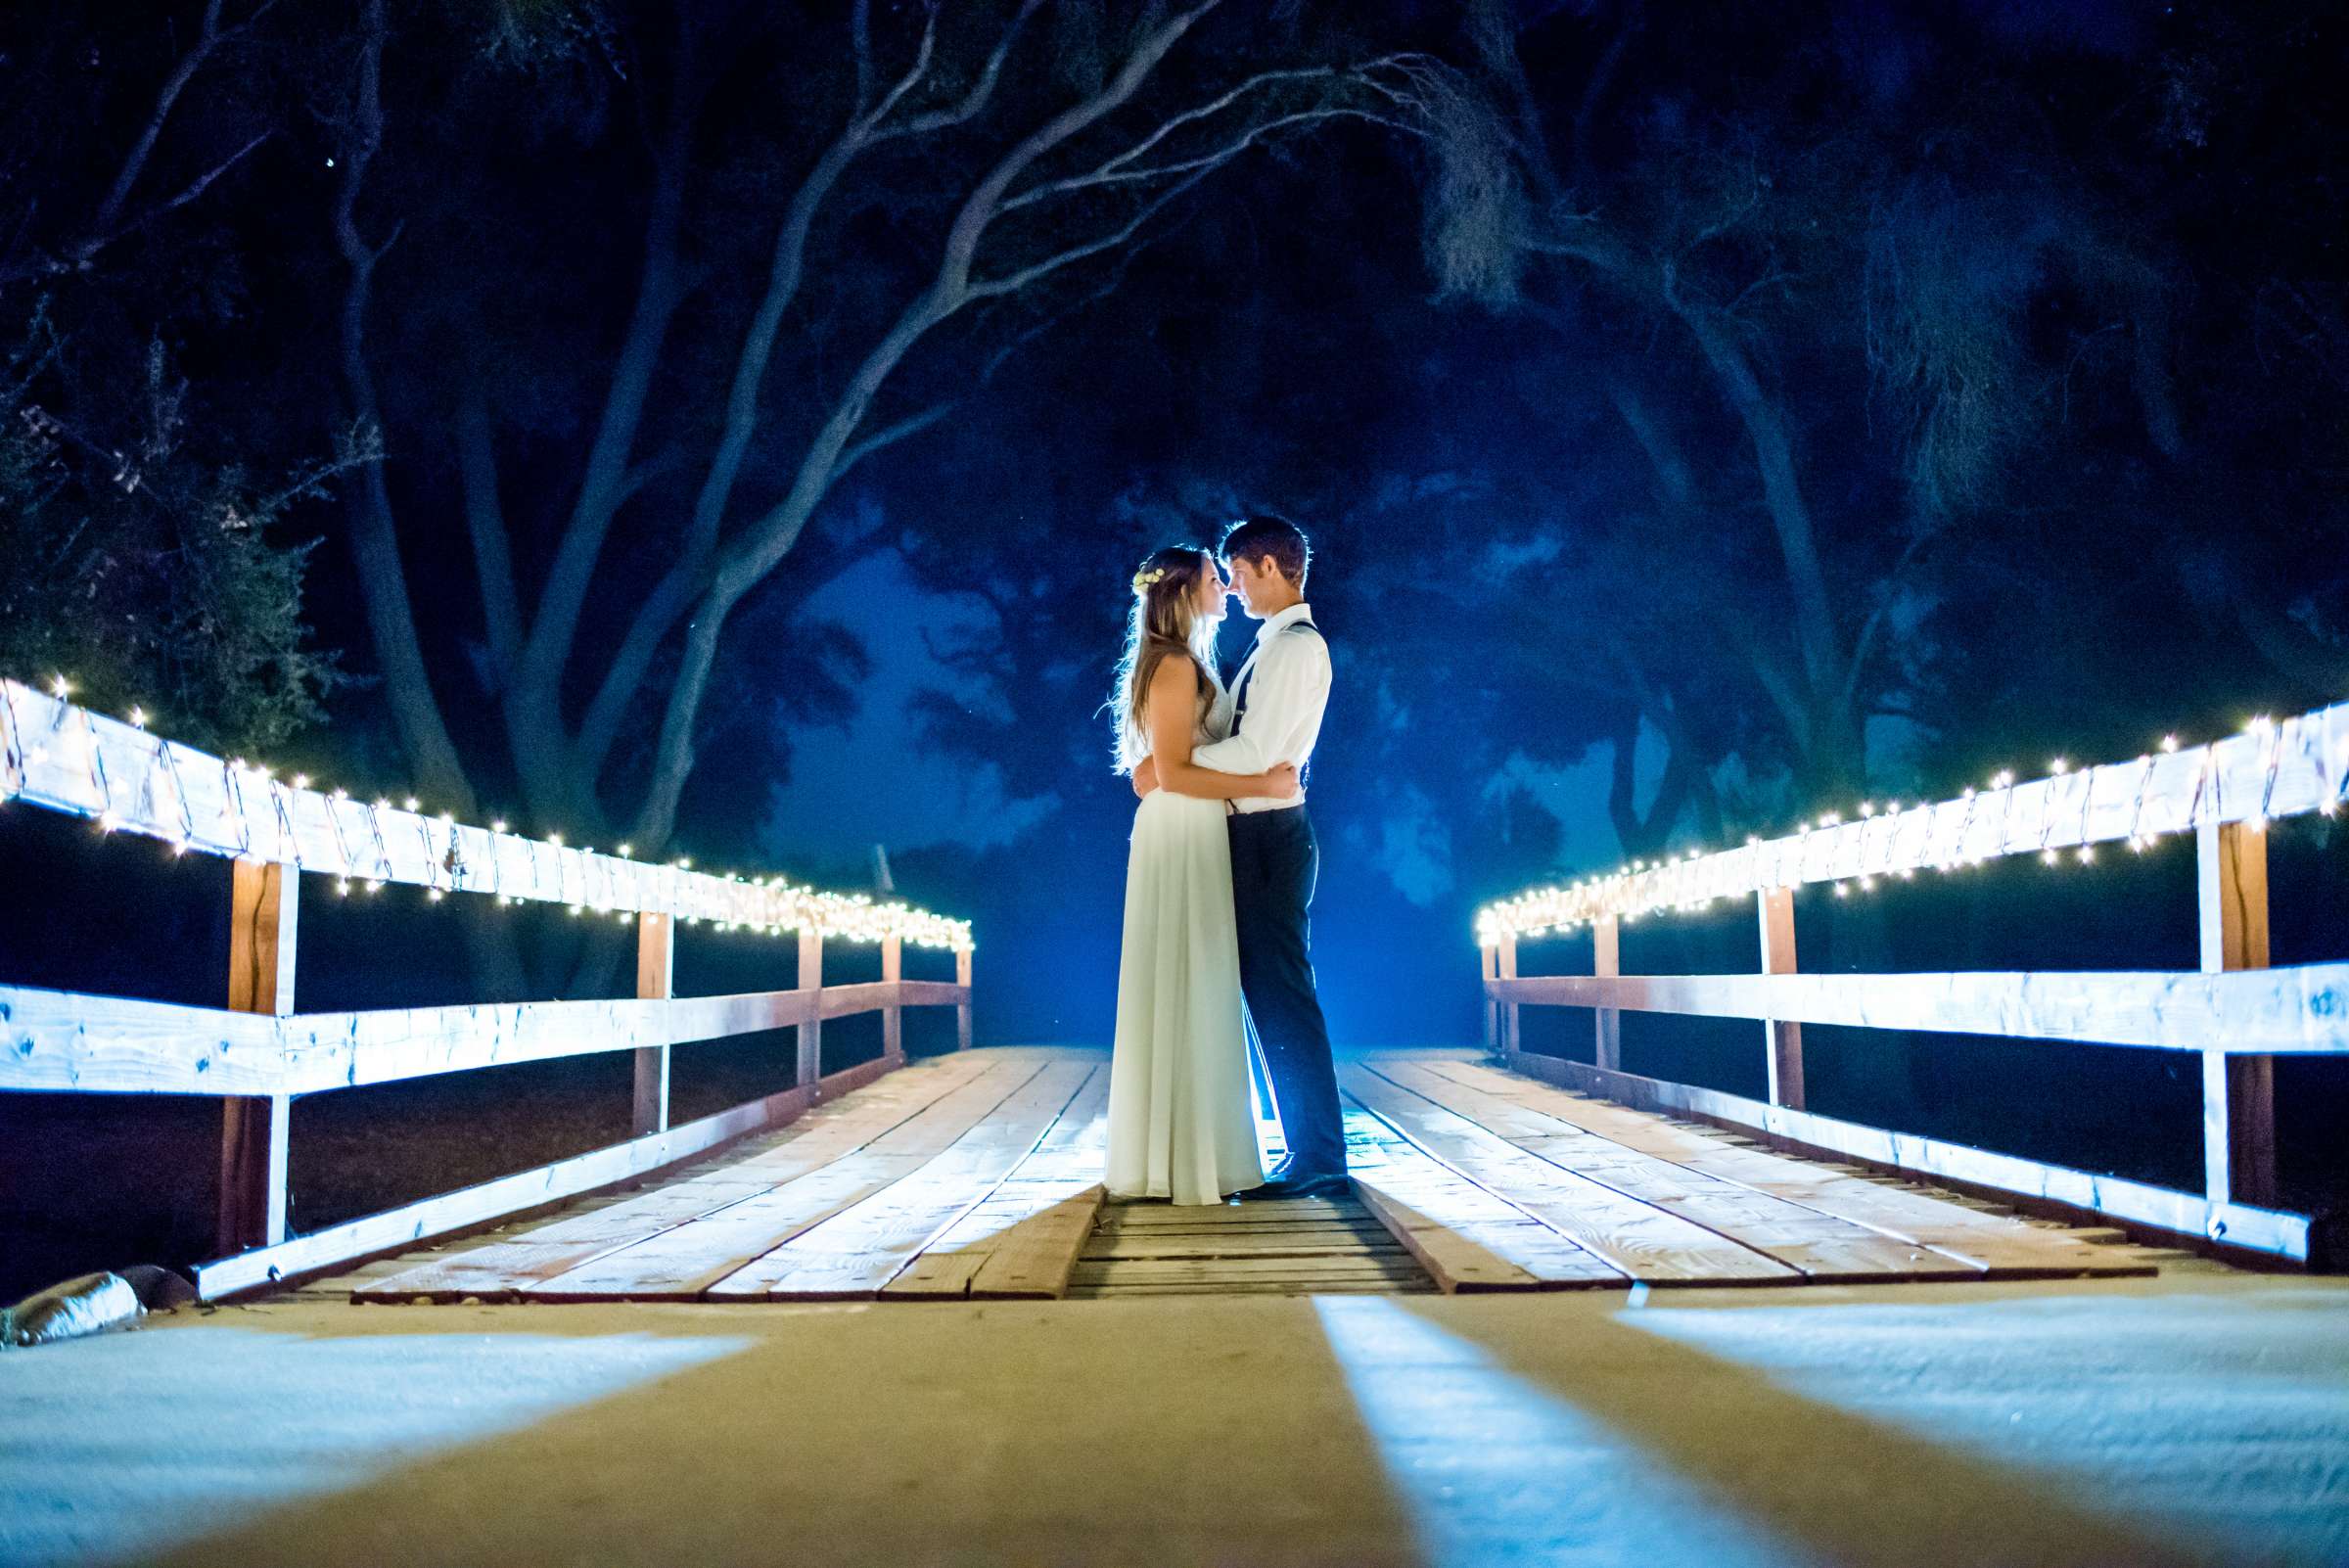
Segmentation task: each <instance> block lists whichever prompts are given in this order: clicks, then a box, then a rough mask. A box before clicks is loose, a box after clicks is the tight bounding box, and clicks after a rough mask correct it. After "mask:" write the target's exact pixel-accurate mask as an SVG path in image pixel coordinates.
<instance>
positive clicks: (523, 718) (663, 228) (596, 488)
mask: <svg viewBox="0 0 2349 1568" xmlns="http://www.w3.org/2000/svg"><path fill="white" fill-rule="evenodd" d="M677 75H678V84H677V88H676V90H675V91H674V92H672V93H671V94H670V103H669V122H668V132H667V135H666V136H665V138H664V145H663V149H662V153H661V157H660V159H659V175H658V180H657V183H656V184H655V187H654V192H653V202H652V207H651V209H650V211H649V213H648V214H647V217H646V222H645V242H644V262H643V266H642V269H641V271H640V272H639V274H638V278H637V289H636V301H635V304H634V306H633V307H632V309H631V311H630V314H629V318H628V326H627V331H626V333H625V335H624V336H623V337H622V341H621V346H620V351H619V353H618V355H617V356H616V357H615V359H614V361H613V374H612V381H611V385H610V387H609V388H608V389H607V391H606V393H605V398H604V409H603V416H602V418H601V420H600V421H599V422H598V424H597V427H596V435H595V442H594V444H593V445H592V446H591V447H590V448H589V451H588V458H587V471H586V473H585V475H584V476H583V477H582V478H581V480H580V483H579V490H578V494H577V496H576V499H575V501H574V504H573V508H572V515H571V521H570V522H569V523H568V524H567V525H566V526H565V528H564V530H563V538H562V542H561V543H560V544H559V545H558V546H557V547H556V550H555V558H554V564H553V565H552V566H551V567H550V568H549V569H548V571H547V576H546V583H545V586H544V587H543V588H542V589H541V590H540V592H539V596H538V604H537V608H536V610H535V611H534V612H533V613H532V614H531V616H530V627H529V631H528V633H527V636H526V638H525V641H524V643H523V645H522V650H521V655H520V658H519V660H518V661H517V664H516V667H515V671H514V676H515V679H514V685H515V690H514V693H513V702H512V703H511V704H510V706H509V708H508V713H507V720H508V727H509V729H511V730H513V731H514V732H515V735H514V738H515V742H516V747H517V754H518V756H528V757H530V758H541V759H547V760H549V761H552V760H554V759H557V758H560V757H561V756H562V755H563V753H564V751H565V749H566V748H565V746H564V744H563V736H562V714H561V688H562V681H563V669H564V667H565V666H566V665H568V664H569V663H570V660H571V651H572V647H573V644H574V641H575V639H576V637H577V635H578V629H579V621H580V614H581V611H582V609H583V607H584V606H585V604H586V602H587V591H588V588H589V586H590V584H591V582H592V580H593V578H594V575H595V563H596V559H597V557H598V556H600V555H601V554H602V553H603V546H604V540H605V538H606V536H607V535H608V534H609V532H610V530H611V527H612V520H613V518H614V517H616V516H617V515H618V514H619V511H620V507H621V505H622V502H623V501H624V500H625V499H626V494H625V487H624V484H623V481H624V479H625V476H626V474H627V470H628V465H629V459H630V455H631V453H632V452H633V451H634V448H635V444H636V433H637V430H638V428H639V427H640V425H641V424H642V421H643V417H644V406H645V399H646V397H647V395H648V394H649V393H650V392H651V390H652V384H653V376H654V373H655V371H657V370H658V369H659V366H660V356H661V346H662V344H663V343H664V342H665V341H666V340H667V339H668V328H669V324H670V322H671V321H673V320H674V319H675V316H676V311H677V306H678V305H679V304H681V303H682V302H683V300H684V298H685V294H686V290H685V287H684V279H683V275H682V272H681V269H680V266H679V262H678V256H677V235H678V226H679V223H680V221H681V218H682V213H683V210H684V204H685V169H686V161H687V151H688V143H689V142H690V140H691V136H692V126H693V120H694V116H695V114H696V112H697V110H698V101H697V96H696V95H695V94H694V93H693V92H692V91H691V89H690V88H689V86H688V80H689V77H690V68H689V66H688V65H687V64H686V62H684V61H683V60H680V62H679V64H678V68H677ZM525 770H526V772H527V771H528V770H529V769H528V767H527V766H526V769H525Z"/></svg>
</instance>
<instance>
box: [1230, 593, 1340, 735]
mask: <svg viewBox="0 0 2349 1568" xmlns="http://www.w3.org/2000/svg"><path fill="white" fill-rule="evenodd" d="M1300 626H1302V627H1304V628H1305V629H1306V630H1308V631H1310V632H1312V633H1313V635H1314V636H1316V637H1318V636H1320V635H1321V628H1320V627H1319V626H1316V625H1314V624H1313V617H1311V616H1305V617H1301V618H1299V619H1298V620H1295V621H1292V622H1290V623H1288V624H1287V625H1285V626H1283V627H1281V628H1280V635H1282V636H1284V637H1285V636H1287V635H1289V633H1291V632H1293V631H1295V630H1296V629H1297V628H1298V627H1300ZM1324 640H1326V639H1324ZM1268 647H1269V645H1267V648H1268ZM1267 648H1260V649H1258V650H1257V652H1256V656H1255V657H1254V658H1252V659H1250V660H1249V661H1248V668H1247V669H1246V670H1245V671H1243V672H1242V674H1241V676H1240V687H1239V690H1238V691H1236V692H1234V693H1232V709H1231V732H1232V733H1233V734H1234V735H1237V734H1238V733H1239V732H1240V725H1241V723H1242V722H1243V721H1244V720H1245V719H1246V718H1247V717H1248V690H1249V688H1250V687H1251V686H1254V685H1255V684H1256V669H1257V666H1259V665H1261V664H1263V663H1264V662H1265V654H1266V652H1267Z"/></svg>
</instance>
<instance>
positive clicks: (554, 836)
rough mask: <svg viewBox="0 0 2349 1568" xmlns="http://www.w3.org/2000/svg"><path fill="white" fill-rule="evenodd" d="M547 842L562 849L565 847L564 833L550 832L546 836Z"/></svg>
mask: <svg viewBox="0 0 2349 1568" xmlns="http://www.w3.org/2000/svg"><path fill="white" fill-rule="evenodd" d="M546 842H547V843H549V844H551V845H553V846H554V847H555V848H556V849H558V850H560V849H561V848H563V835H562V834H560V833H549V834H548V835H547V836H546Z"/></svg>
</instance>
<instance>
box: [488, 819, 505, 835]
mask: <svg viewBox="0 0 2349 1568" xmlns="http://www.w3.org/2000/svg"><path fill="white" fill-rule="evenodd" d="M505 830H506V819H505V818H504V817H502V816H501V817H499V818H498V819H497V820H496V821H494V822H492V823H490V824H489V831H490V832H492V833H503V832H504V831H505Z"/></svg>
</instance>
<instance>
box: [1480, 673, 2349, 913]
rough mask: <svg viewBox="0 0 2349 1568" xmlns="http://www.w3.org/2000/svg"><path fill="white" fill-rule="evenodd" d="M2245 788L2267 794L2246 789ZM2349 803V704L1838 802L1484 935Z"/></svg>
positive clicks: (1558, 891)
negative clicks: (1921, 790) (1844, 805)
mask: <svg viewBox="0 0 2349 1568" xmlns="http://www.w3.org/2000/svg"><path fill="white" fill-rule="evenodd" d="M2287 761H2289V762H2290V763H2291V764H2293V767H2294V772H2293V775H2292V784H2293V789H2292V796H2291V798H2290V799H2289V800H2282V799H2280V798H2279V795H2278V783H2279V779H2280V778H2281V777H2283V776H2284V774H2285V769H2286V763H2287ZM2157 781H2158V782H2157ZM2246 785H2247V786H2248V788H2249V790H2250V791H2251V792H2252V794H2253V795H2254V796H2255V800H2253V799H2246V798H2244V789H2245V786H2246ZM2344 799H2349V704H2340V705H2336V706H2334V707H2331V708H2326V709H2321V710H2318V711H2317V712H2315V713H2311V714H2304V715H2296V716H2294V717H2290V718H2286V719H2283V720H2282V721H2280V722H2279V721H2277V720H2275V719H2273V718H2270V717H2265V716H2262V717H2258V718H2254V719H2252V720H2251V721H2250V722H2249V723H2247V724H2245V725H2244V726H2243V729H2242V732H2241V733H2240V734H2239V735H2234V736H2227V737H2223V738H2221V739H2217V740H2213V741H2210V742H2208V743H2205V744H2203V745H2200V746H2191V747H2182V746H2181V744H2180V742H2179V740H2178V737H2177V736H2175V735H2167V736H2164V737H2163V738H2162V740H2161V742H2160V744H2159V745H2158V746H2157V747H2156V748H2155V749H2154V750H2152V751H2149V752H2147V753H2145V754H2144V755H2142V756H2141V757H2138V758H2137V759H2135V760H2134V761H2124V762H2112V763H2105V764H2101V765H2099V766H2096V767H2091V768H2075V767H2074V766H2073V765H2072V764H2071V762H2070V761H2068V760H2066V759H2063V758H2057V759H2055V760H2053V761H2050V763H2049V764H2048V772H2047V774H2046V776H2045V777H2042V778H2037V779H2030V780H2024V781H2020V782H2018V781H2017V779H2016V777H2015V774H2014V771H2013V770H2012V769H2011V768H2006V769H2002V770H2000V771H1999V772H1998V773H1997V774H1995V775H1993V776H1992V777H1991V779H1990V780H1989V781H1988V783H1987V785H1986V786H1985V787H1983V788H1979V789H1977V788H1973V787H1968V788H1966V789H1965V790H1963V791H1962V792H1961V793H1959V794H1958V795H1957V797H1956V798H1954V799H1951V800H1946V801H1939V802H1931V803H1920V804H1916V805H1910V806H1904V805H1902V804H1901V803H1899V802H1897V801H1896V802H1891V803H1888V804H1884V805H1878V804H1876V803H1874V802H1867V803H1864V804H1863V805H1862V806H1861V807H1859V809H1858V810H1857V811H1856V812H1855V813H1854V814H1853V816H1852V817H1851V818H1849V819H1847V818H1846V817H1845V816H1844V815H1843V814H1842V813H1840V812H1835V811H1829V812H1827V813H1825V814H1823V815H1820V816H1819V817H1816V818H1814V819H1812V820H1809V821H1806V822H1804V823H1802V824H1800V825H1799V826H1798V827H1797V828H1796V829H1795V831H1794V832H1792V833H1790V834H1787V835H1784V836H1782V837H1779V838H1774V839H1763V838H1760V837H1754V838H1749V839H1747V840H1746V842H1745V844H1744V845H1743V846H1742V847H1741V848H1737V849H1732V850H1727V851H1718V852H1713V853H1704V852H1700V851H1690V852H1688V853H1685V854H1682V855H1681V856H1678V857H1675V858H1668V859H1658V860H1647V859H1636V860H1634V861H1632V862H1631V863H1630V864H1628V865H1625V866H1623V867H1621V868H1619V869H1617V870H1615V871H1613V872H1609V873H1607V874H1605V875H1600V876H1592V877H1587V878H1583V879H1581V880H1578V881H1575V882H1572V883H1566V884H1560V885H1554V886H1550V887H1543V888H1536V889H1533V890H1530V891H1528V892H1525V893H1521V894H1519V895H1517V896H1516V897H1514V898H1510V899H1500V900H1498V901H1497V902H1494V903H1490V904H1487V905H1485V906H1484V907H1483V908H1481V909H1479V910H1478V911H1477V915H1476V926H1475V930H1476V940H1477V943H1478V945H1480V946H1486V947H1491V946H1495V945H1498V944H1499V943H1501V942H1503V941H1513V940H1517V939H1524V938H1534V937H1542V936H1548V935H1553V934H1562V933H1567V932H1572V931H1575V930H1578V929H1581V928H1583V927H1586V926H1589V925H1591V924H1593V923H1594V922H1596V921H1599V920H1603V919H1613V920H1617V921H1622V922H1628V921H1632V920H1635V919H1637V918H1638V917H1640V916H1641V915H1645V914H1650V913H1655V912H1658V911H1679V912H1690V911H1695V910H1701V909H1705V908H1709V907H1711V906H1713V905H1715V904H1717V903H1719V902H1720V901H1721V900H1723V899H1730V898H1741V897H1748V896H1751V895H1754V894H1757V893H1764V892H1775V891H1782V890H1791V889H1793V888H1795V887H1798V886H1800V885H1802V884H1805V883H1819V882H1824V883H1827V884H1830V885H1831V886H1832V887H1833V889H1834V894H1835V897H1837V898H1851V897H1853V896H1854V895H1857V894H1866V893H1868V892H1871V891H1873V890H1874V889H1875V887H1876V886H1877V884H1878V883H1879V882H1881V881H1884V880H1887V879H1890V880H1897V881H1903V882H1907V881H1913V880H1914V879H1915V877H1916V874H1917V872H1918V871H1920V870H1923V871H1931V872H1935V873H1940V874H1949V873H1955V872H1958V871H1962V870H1965V869H1967V868H1969V867H1974V866H1980V865H1982V864H1984V863H1985V862H1987V861H1988V860H1991V859H1993V858H1998V857H2001V856H2004V855H2012V854H2020V853H2036V854H2037V855H2038V857H2039V858H2040V860H2041V861H2042V862H2043V863H2045V864H2047V865H2050V866H2055V865H2091V864H2094V863H2095V862H2096V849H2097V844H2098V843H2100V842H2101V843H2121V844H2125V845H2126V846H2127V847H2128V849H2129V850H2130V851H2131V852H2133V853H2140V854H2142V853H2145V852H2147V851H2150V850H2152V849H2153V848H2154V847H2155V846H2156V845H2158V844H2159V843H2161V842H2162V841H2163V840H2165V839H2167V838H2169V837H2171V836H2173V835H2176V834H2181V833H2190V832H2192V831H2193V830H2194V829H2195V828H2197V827H2199V826H2200V825H2202V824H2204V823H2206V822H2211V821H2239V822H2243V823H2246V824H2248V825H2249V826H2251V827H2254V828H2264V827H2265V826H2266V825H2267V822H2268V819H2269V817H2270V815H2271V814H2291V813H2297V812H2300V811H2310V810H2313V811H2315V812H2317V813H2319V814H2321V815H2325V816H2330V815H2332V814H2334V813H2335V812H2336V811H2338V810H2339V809H2340V807H2341V803H2342V802H2343V800H2344ZM2123 803H2125V805H2124V804H2123ZM1985 841H1987V844H1985ZM2067 852H2068V853H2067Z"/></svg>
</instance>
